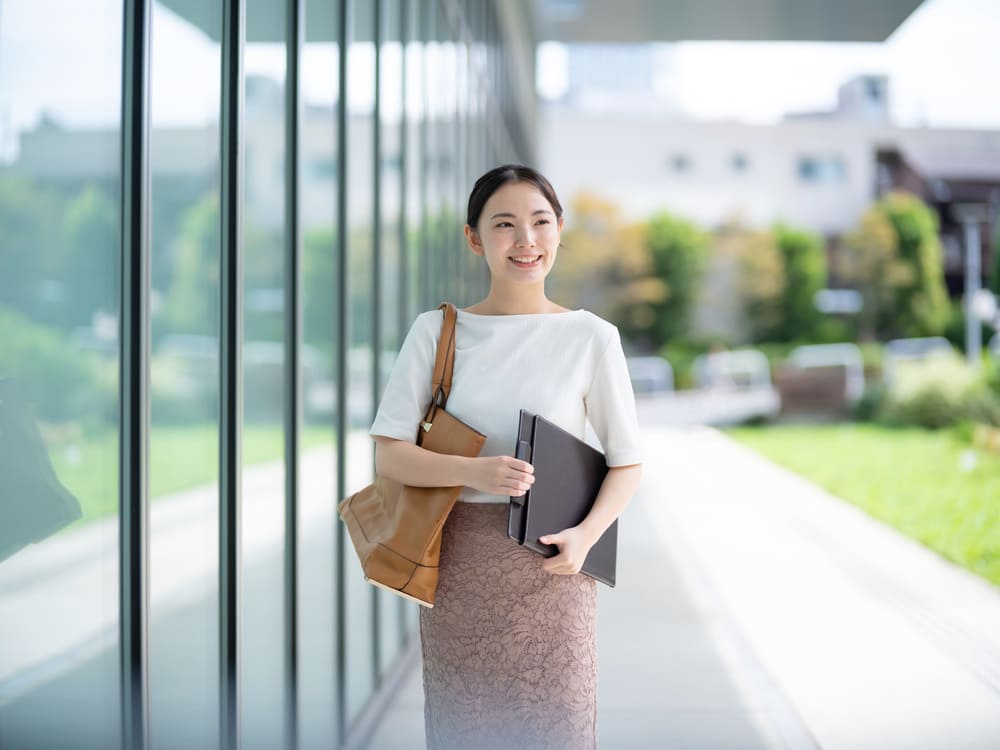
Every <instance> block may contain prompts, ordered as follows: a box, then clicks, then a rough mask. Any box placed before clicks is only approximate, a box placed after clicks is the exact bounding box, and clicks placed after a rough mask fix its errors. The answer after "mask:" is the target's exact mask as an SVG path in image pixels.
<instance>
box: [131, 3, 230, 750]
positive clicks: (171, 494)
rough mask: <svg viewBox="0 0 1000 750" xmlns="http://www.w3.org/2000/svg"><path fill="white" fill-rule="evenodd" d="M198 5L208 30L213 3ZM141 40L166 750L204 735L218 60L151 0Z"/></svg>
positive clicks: (156, 591) (155, 545)
mask: <svg viewBox="0 0 1000 750" xmlns="http://www.w3.org/2000/svg"><path fill="white" fill-rule="evenodd" d="M203 8H204V13H205V18H204V20H205V21H206V25H209V24H210V28H219V27H220V26H221V24H222V3H221V0H209V2H206V3H204V4H203ZM151 42H152V57H151V83H150V101H151V104H152V107H151V115H150V116H151V123H150V124H151V131H150V139H149V165H150V177H151V184H152V190H151V196H150V199H151V215H152V227H151V242H150V254H151V288H152V291H151V299H152V300H153V304H152V309H151V311H150V326H151V334H152V335H151V341H150V349H151V351H150V442H149V497H150V512H149V555H150V564H149V597H150V601H149V607H150V632H149V662H150V666H149V669H150V673H149V686H150V724H151V730H150V737H151V744H152V746H153V747H154V748H162V749H163V750H168V748H174V747H198V748H202V747H210V746H211V745H212V744H213V743H215V742H217V736H218V729H217V720H216V716H217V714H218V710H219V697H218V696H219V680H218V664H219V637H218V631H219V613H218V604H217V602H218V577H219V555H218V552H217V550H218V538H219V510H218V506H219V462H218V448H217V446H218V444H219V318H220V312H219V306H220V297H219V294H220V285H219V262H220V245H219V243H220V240H219V236H220V219H219V192H220V188H219V149H218V146H217V145H216V144H218V143H219V98H220V80H221V65H222V61H221V54H220V52H221V48H220V44H219V39H218V36H217V35H216V36H215V38H213V36H212V35H211V34H210V33H209V32H208V31H206V30H205V29H203V28H199V27H198V26H196V25H193V24H191V23H189V22H187V21H185V20H184V19H183V18H180V17H178V15H177V14H176V13H175V11H174V10H172V9H171V8H170V7H168V6H167V5H165V4H164V3H154V5H153V17H152V39H151Z"/></svg>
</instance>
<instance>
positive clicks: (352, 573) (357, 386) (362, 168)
mask: <svg viewBox="0 0 1000 750" xmlns="http://www.w3.org/2000/svg"><path fill="white" fill-rule="evenodd" d="M351 2H352V3H353V4H352V6H351V13H350V14H349V16H350V17H351V18H352V19H353V28H352V29H351V34H350V39H351V46H350V48H349V50H348V58H347V59H348V66H349V69H350V70H353V71H354V72H353V74H352V75H351V76H349V77H348V90H347V121H348V131H347V141H348V143H349V144H350V148H349V153H348V155H347V157H346V158H347V184H349V185H350V186H351V190H350V192H349V193H348V196H347V221H348V225H347V247H346V248H345V250H346V251H347V253H348V261H347V263H348V269H349V273H350V280H351V283H350V285H349V287H348V289H349V294H350V314H349V317H348V321H349V334H350V339H349V341H348V342H347V343H348V347H347V383H346V384H345V385H346V390H347V403H346V404H345V407H346V408H347V424H348V430H349V438H348V441H347V446H346V448H347V451H346V453H347V463H346V465H345V467H344V468H345V471H346V472H347V476H346V486H347V489H348V492H350V491H352V490H356V489H360V488H361V487H364V486H365V485H366V484H368V483H369V482H371V479H372V476H373V474H374V466H373V463H374V461H373V459H374V454H373V446H372V440H371V437H370V436H369V435H368V428H369V427H370V426H371V422H372V418H373V401H374V393H373V391H374V388H373V383H372V366H373V364H374V352H373V350H372V329H373V323H374V320H373V316H374V314H375V311H374V310H373V309H372V291H373V276H372V273H373V263H372V250H373V234H372V230H373V228H374V227H373V224H374V212H373V196H374V179H375V175H374V173H373V166H374V152H373V136H374V124H375V120H374V104H375V102H374V93H375V90H374V87H373V86H371V85H370V81H371V78H370V76H371V75H372V74H373V73H374V70H375V48H374V44H373V39H374V37H375V34H374V32H375V25H374V23H375V14H374V7H373V4H372V3H369V2H367V0H351ZM366 81H367V82H368V83H367V85H366V83H365V82H366ZM344 558H345V560H346V563H347V564H346V568H345V571H344V576H345V582H346V588H347V590H346V607H347V612H346V622H347V632H346V633H345V634H344V638H345V639H346V641H347V643H349V644H350V648H348V649H347V664H346V669H347V716H348V720H353V719H354V718H355V717H356V716H357V714H358V712H359V711H360V710H361V708H362V707H363V706H364V703H365V702H366V701H367V700H368V698H370V697H371V694H372V692H373V690H374V688H375V667H374V659H375V639H374V637H373V636H374V632H373V631H374V621H373V603H374V601H375V596H376V594H375V589H374V587H373V586H372V585H371V584H369V583H367V582H366V581H365V580H364V574H363V572H362V570H361V565H360V564H359V563H358V558H357V555H354V554H348V555H345V556H344Z"/></svg>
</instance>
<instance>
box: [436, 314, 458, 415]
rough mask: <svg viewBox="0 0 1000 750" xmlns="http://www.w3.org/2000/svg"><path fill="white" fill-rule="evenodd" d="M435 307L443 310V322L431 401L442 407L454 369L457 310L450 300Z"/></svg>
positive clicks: (449, 390)
mask: <svg viewBox="0 0 1000 750" xmlns="http://www.w3.org/2000/svg"><path fill="white" fill-rule="evenodd" d="M437 309H438V310H444V322H443V323H442V324H441V336H440V338H439V339H438V346H437V357H436V359H435V360H434V378H433V380H432V381H431V382H432V390H431V394H432V395H431V402H432V404H436V405H437V406H439V407H441V408H442V409H443V408H444V405H445V404H446V403H447V402H448V394H450V393H451V376H452V372H453V371H454V369H455V321H456V320H457V319H458V310H457V309H456V308H455V306H454V305H453V304H452V303H451V302H442V303H441V304H440V305H438V307H437Z"/></svg>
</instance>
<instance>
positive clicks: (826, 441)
mask: <svg viewBox="0 0 1000 750" xmlns="http://www.w3.org/2000/svg"><path fill="white" fill-rule="evenodd" d="M726 434H728V435H730V436H731V437H733V438H735V439H736V440H739V441H740V442H741V443H744V444H746V445H747V446H748V447H750V448H753V449H754V450H756V451H758V452H759V453H761V454H763V455H764V456H767V457H768V458H770V459H771V460H773V461H774V462H775V463H778V464H781V465H783V466H785V467H787V468H789V469H791V470H792V471H795V472H796V473H798V474H800V475H802V476H804V477H806V478H808V479H810V480H812V481H813V482H815V483H816V484H818V485H820V486H822V487H825V488H826V489H827V490H829V491H830V492H832V493H834V494H836V495H838V496H839V497H842V498H844V499H845V500H847V501H848V502H851V503H853V504H854V505H857V506H858V507H859V508H862V509H863V510H865V511H867V512H868V513H870V514H871V515H872V516H874V517H876V518H879V519H881V520H883V521H885V522H886V523H888V524H890V525H892V526H894V527H895V528H896V529H898V530H899V531H901V532H902V533H904V534H906V535H907V536H909V537H912V538H913V539H917V540H919V541H920V542H923V543H924V544H926V545H927V546H928V547H930V548H931V549H934V550H937V551H938V552H939V553H941V554H942V555H944V556H945V557H947V558H948V559H950V560H953V561H955V562H956V563H958V564H959V565H962V566H964V567H965V568H968V569H969V570H971V571H973V572H975V573H978V574H979V575H981V576H983V577H985V578H987V579H988V580H990V581H992V582H993V583H995V584H998V585H1000V457H998V456H996V455H994V454H991V453H988V452H985V451H983V450H974V449H972V448H970V447H969V444H968V443H966V442H962V441H960V440H959V439H958V438H957V437H956V436H955V435H954V434H953V433H950V432H947V431H927V430H922V429H916V428H906V429H889V428H885V427H879V426H875V425H869V424H840V425H826V426H799V425H794V426H793V425H789V426H770V427H757V428H754V427H739V428H733V429H728V430H726ZM973 457H974V459H975V465H974V466H970V465H969V464H970V463H971V459H973Z"/></svg>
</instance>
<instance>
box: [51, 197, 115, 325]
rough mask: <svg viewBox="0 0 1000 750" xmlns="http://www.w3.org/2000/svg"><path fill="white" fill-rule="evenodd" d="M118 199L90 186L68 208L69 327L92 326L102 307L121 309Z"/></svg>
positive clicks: (66, 309) (66, 275) (66, 311)
mask: <svg viewBox="0 0 1000 750" xmlns="http://www.w3.org/2000/svg"><path fill="white" fill-rule="evenodd" d="M118 227H119V210H118V206H117V205H116V204H115V202H114V200H112V198H111V197H110V196H109V195H108V194H107V193H105V192H104V191H102V190H100V189H99V188H97V187H94V186H93V185H88V186H86V187H85V188H84V189H83V190H82V191H81V192H80V193H79V194H78V195H77V196H76V197H74V198H73V200H72V201H71V202H70V204H69V206H68V207H67V209H66V216H65V224H64V230H63V231H64V233H65V237H66V258H65V262H64V271H63V274H64V278H65V280H66V288H67V294H66V295H65V300H64V307H63V316H64V322H65V324H66V325H67V327H71V326H74V325H89V324H90V319H91V317H92V316H93V314H94V313H95V312H96V311H98V310H104V311H106V312H115V311H116V310H117V309H118V303H119V300H118V294H119V291H118V289H119V276H120V265H121V264H120V263H119V254H120V246H121V244H120V243H121V236H120V234H119V228H118Z"/></svg>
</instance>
